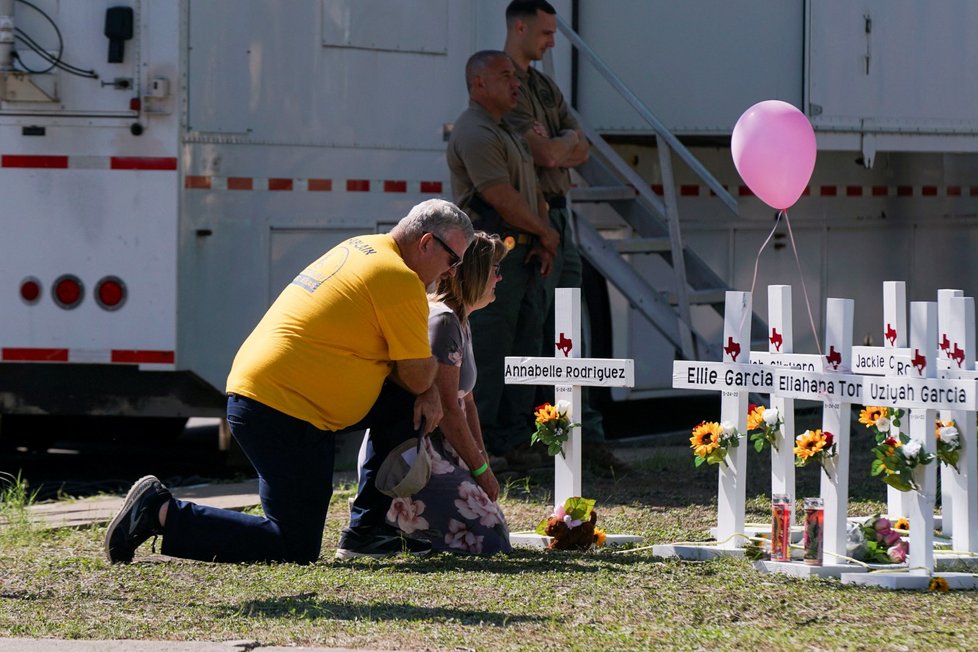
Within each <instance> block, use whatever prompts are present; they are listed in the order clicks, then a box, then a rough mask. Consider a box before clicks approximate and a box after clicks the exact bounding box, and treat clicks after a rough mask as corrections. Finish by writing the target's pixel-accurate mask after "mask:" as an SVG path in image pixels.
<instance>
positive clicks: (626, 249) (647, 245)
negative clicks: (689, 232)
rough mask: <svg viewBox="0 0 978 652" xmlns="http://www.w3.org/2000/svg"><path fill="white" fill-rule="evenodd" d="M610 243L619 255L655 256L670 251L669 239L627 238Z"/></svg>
mask: <svg viewBox="0 0 978 652" xmlns="http://www.w3.org/2000/svg"><path fill="white" fill-rule="evenodd" d="M612 242H613V243H614V245H615V249H616V250H617V251H618V253H620V254H657V253H664V252H667V251H671V250H672V245H671V243H670V242H669V238H628V239H624V240H613V241H612Z"/></svg>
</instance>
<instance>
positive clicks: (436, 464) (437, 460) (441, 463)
mask: <svg viewBox="0 0 978 652" xmlns="http://www.w3.org/2000/svg"><path fill="white" fill-rule="evenodd" d="M424 447H425V450H427V451H428V458H429V459H430V460H431V475H444V474H446V473H451V472H452V471H454V470H455V467H454V466H453V465H452V463H451V462H449V461H448V460H446V459H445V458H444V457H442V456H441V455H439V454H438V453H436V452H435V448H434V446H432V445H431V439H430V438H429V437H425V438H424Z"/></svg>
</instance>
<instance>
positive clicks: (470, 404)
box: [387, 231, 512, 555]
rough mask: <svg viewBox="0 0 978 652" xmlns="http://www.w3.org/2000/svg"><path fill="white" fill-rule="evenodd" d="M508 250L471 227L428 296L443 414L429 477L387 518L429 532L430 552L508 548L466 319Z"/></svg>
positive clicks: (491, 287) (431, 442) (491, 290)
mask: <svg viewBox="0 0 978 652" xmlns="http://www.w3.org/2000/svg"><path fill="white" fill-rule="evenodd" d="M506 253H507V251H506V247H505V245H504V244H503V243H502V241H501V240H500V239H499V238H498V237H497V236H494V235H488V234H486V233H484V232H481V231H479V232H476V234H475V240H474V241H473V242H472V244H471V245H470V246H469V248H468V250H467V251H466V252H465V257H464V258H463V261H462V265H461V266H460V267H459V269H458V270H457V271H456V273H455V275H454V276H446V277H445V278H443V279H442V280H441V281H440V282H439V285H438V288H437V290H436V291H435V292H433V293H431V294H429V295H428V302H429V307H430V314H429V316H428V337H429V339H430V340H431V350H432V353H433V354H434V355H435V357H436V358H437V359H438V362H439V364H438V374H437V376H436V379H435V385H436V386H437V387H438V392H439V394H440V395H441V401H442V407H443V408H444V411H445V416H444V418H443V419H442V421H441V424H440V425H439V427H438V429H437V430H435V431H434V432H433V433H431V436H430V437H429V438H426V440H425V445H426V446H427V448H428V454H429V455H430V457H431V480H430V481H429V482H428V484H427V486H425V488H424V489H422V490H421V491H419V492H418V493H417V494H415V495H413V496H410V497H408V498H395V499H394V501H393V503H392V504H391V508H390V510H389V511H388V512H387V520H388V521H390V523H391V524H392V525H395V526H397V527H398V528H400V529H401V530H402V531H404V533H405V534H409V535H412V536H419V535H420V536H425V537H428V538H430V539H431V544H432V547H433V548H434V549H435V550H442V551H448V552H456V553H464V554H483V555H491V554H494V553H497V552H510V551H511V550H512V548H511V547H510V545H509V529H508V528H507V527H506V520H505V518H503V512H502V510H501V509H500V508H499V505H498V504H497V503H496V500H497V499H498V498H499V482H498V481H497V480H496V476H495V475H494V474H493V472H492V469H491V468H490V467H489V456H488V455H487V453H486V447H485V444H484V443H483V441H482V428H481V427H480V425H479V413H478V412H477V411H476V407H475V400H474V399H473V397H472V388H473V387H474V386H475V378H476V368H475V359H474V357H473V355H472V334H471V330H470V328H469V321H468V317H469V315H470V314H471V313H472V312H473V311H475V310H479V309H480V308H484V307H485V306H487V305H489V304H490V303H492V302H493V301H494V300H495V298H496V283H498V282H499V280H500V278H501V277H500V275H499V261H501V260H502V259H503V257H504V256H505V255H506Z"/></svg>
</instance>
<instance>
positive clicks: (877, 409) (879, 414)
mask: <svg viewBox="0 0 978 652" xmlns="http://www.w3.org/2000/svg"><path fill="white" fill-rule="evenodd" d="M889 415H890V408H887V407H882V406H880V405H867V406H866V407H864V408H863V409H862V410H860V411H859V423H861V424H863V425H864V426H866V427H867V428H872V427H873V426H875V425H876V422H877V421H879V420H880V419H882V418H883V417H886V416H889Z"/></svg>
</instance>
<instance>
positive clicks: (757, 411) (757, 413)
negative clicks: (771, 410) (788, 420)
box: [747, 405, 764, 431]
mask: <svg viewBox="0 0 978 652" xmlns="http://www.w3.org/2000/svg"><path fill="white" fill-rule="evenodd" d="M763 425H764V406H763V405H751V406H750V412H748V413H747V430H748V431H750V430H757V429H758V428H760V427H761V426H763Z"/></svg>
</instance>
